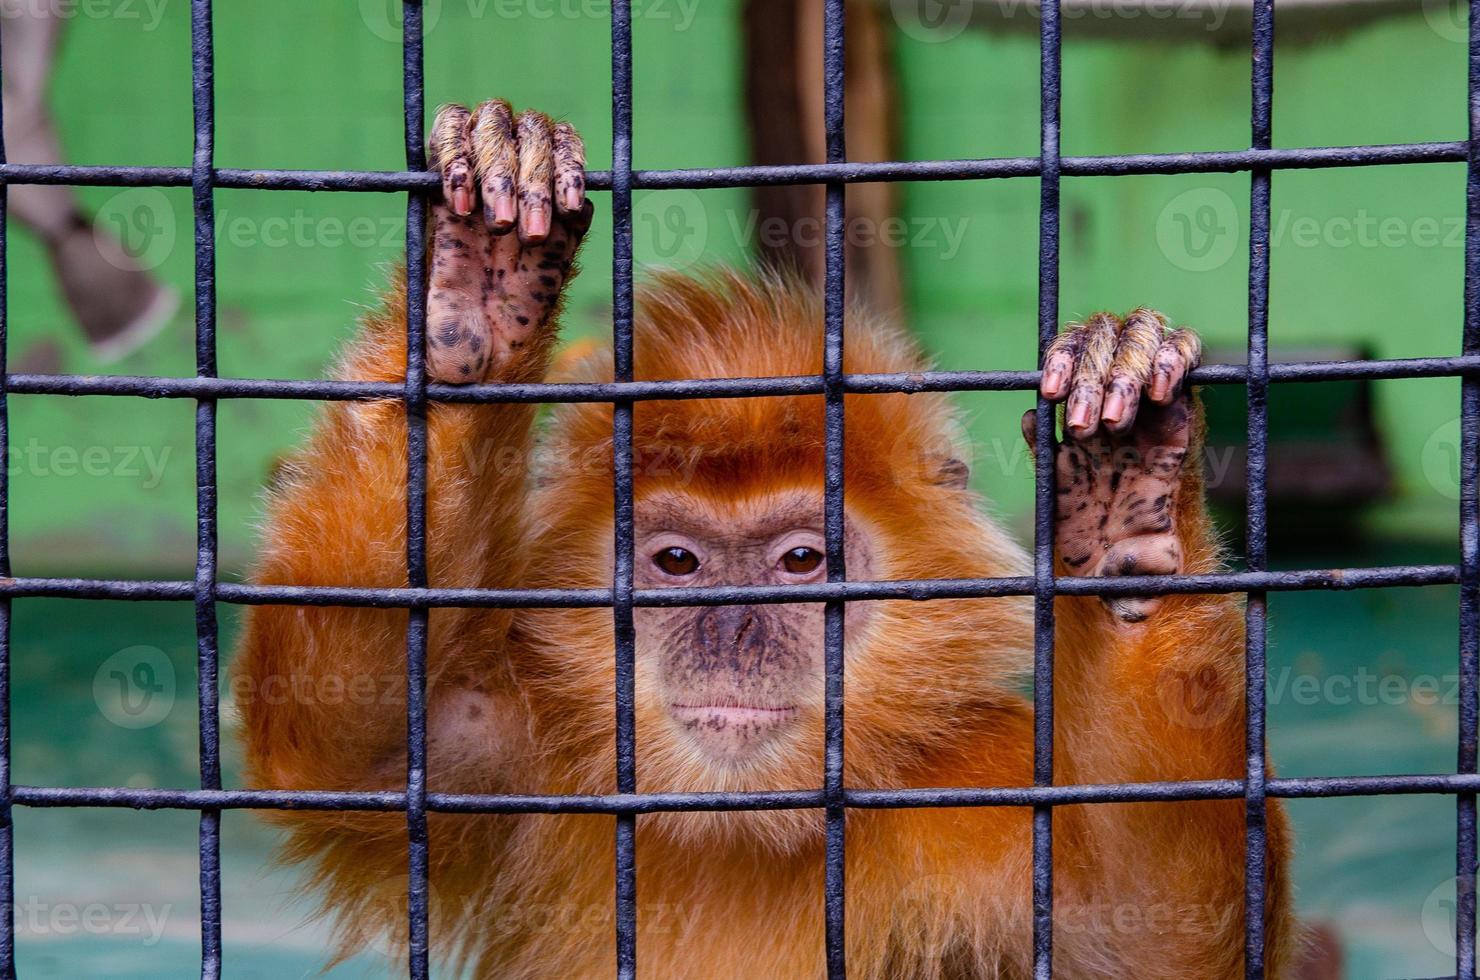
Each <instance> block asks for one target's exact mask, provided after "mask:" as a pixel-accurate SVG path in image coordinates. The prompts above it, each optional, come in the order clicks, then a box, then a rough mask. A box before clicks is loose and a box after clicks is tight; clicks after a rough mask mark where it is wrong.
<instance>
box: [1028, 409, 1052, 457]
mask: <svg viewBox="0 0 1480 980" xmlns="http://www.w3.org/2000/svg"><path fill="white" fill-rule="evenodd" d="M1022 427H1023V441H1025V442H1026V443H1027V444H1028V451H1029V452H1030V453H1032V454H1033V455H1034V457H1037V455H1038V410H1037V409H1036V408H1030V409H1028V410H1027V411H1026V412H1024V413H1023V420H1022ZM1048 444H1049V446H1050V447H1051V448H1052V449H1057V448H1058V447H1059V441H1058V439H1056V438H1054V436H1053V434H1052V433H1050V434H1049V437H1048Z"/></svg>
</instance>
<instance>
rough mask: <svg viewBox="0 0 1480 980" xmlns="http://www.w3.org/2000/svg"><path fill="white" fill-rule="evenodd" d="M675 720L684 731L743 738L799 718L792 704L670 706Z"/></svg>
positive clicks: (669, 708)
mask: <svg viewBox="0 0 1480 980" xmlns="http://www.w3.org/2000/svg"><path fill="white" fill-rule="evenodd" d="M668 710H669V711H670V712H671V713H672V715H673V717H674V720H676V721H677V722H678V723H679V724H681V725H683V726H684V727H685V728H688V729H691V730H697V731H702V732H714V733H720V732H726V733H730V734H735V735H738V736H741V737H744V736H745V735H748V734H761V733H762V732H765V731H767V730H770V729H773V728H776V727H778V726H780V725H782V724H785V723H786V722H788V721H790V720H791V719H792V718H794V717H796V713H797V709H796V708H795V707H793V706H791V705H760V704H734V703H721V702H718V701H716V702H711V703H701V704H680V703H677V702H675V703H672V704H670V705H668Z"/></svg>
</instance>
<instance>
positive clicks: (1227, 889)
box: [1024, 310, 1293, 976]
mask: <svg viewBox="0 0 1480 980" xmlns="http://www.w3.org/2000/svg"><path fill="white" fill-rule="evenodd" d="M1200 348H1201V345H1200V343H1199V342H1198V340H1197V338H1196V336H1195V335H1194V334H1192V333H1191V332H1190V331H1187V330H1177V331H1172V332H1171V333H1167V332H1166V328H1165V320H1164V318H1163V317H1162V316H1161V314H1159V313H1154V312H1151V311H1148V310H1137V311H1135V312H1133V313H1131V314H1130V315H1128V316H1127V317H1126V318H1125V319H1124V321H1122V320H1121V319H1120V318H1118V317H1114V316H1110V315H1107V314H1097V315H1096V316H1094V317H1091V318H1090V319H1089V320H1088V321H1087V322H1086V323H1085V324H1083V325H1078V326H1075V327H1072V328H1070V329H1069V330H1068V331H1067V332H1065V333H1064V334H1061V335H1060V337H1059V338H1058V339H1057V340H1056V341H1055V343H1054V345H1053V346H1052V347H1051V348H1050V350H1049V352H1048V355H1047V357H1046V358H1045V361H1044V376H1043V383H1042V391H1043V394H1044V396H1045V397H1047V398H1049V399H1051V400H1054V401H1058V400H1061V399H1065V398H1067V401H1068V404H1067V406H1066V409H1065V413H1064V415H1065V423H1066V424H1065V427H1064V428H1065V437H1064V441H1063V443H1062V444H1060V445H1058V446H1056V448H1055V476H1056V479H1057V488H1056V497H1055V531H1056V535H1055V572H1056V574H1058V575H1061V576H1073V575H1086V576H1104V577H1111V576H1122V575H1166V574H1183V573H1185V574H1197V573H1207V572H1216V571H1218V570H1219V568H1220V558H1219V553H1218V547H1217V542H1216V540H1215V536H1214V532H1213V529H1212V526H1211V524H1210V522H1209V519H1208V515H1207V510H1206V501H1205V496H1206V494H1205V487H1204V483H1203V472H1202V458H1201V457H1202V449H1203V432H1202V427H1203V426H1202V412H1201V406H1200V404H1199V402H1198V401H1197V399H1196V398H1195V397H1194V396H1193V395H1192V394H1191V392H1190V391H1188V390H1186V386H1185V385H1184V383H1183V382H1184V380H1185V378H1186V375H1187V373H1188V372H1189V371H1190V370H1191V369H1192V368H1193V367H1195V366H1196V364H1197V361H1198V357H1199V354H1200ZM1031 421H1032V413H1029V415H1028V416H1025V417H1024V428H1025V434H1030V433H1029V432H1028V428H1029V425H1030V423H1031ZM1054 613H1055V621H1056V631H1055V651H1056V652H1055V663H1054V689H1055V706H1056V710H1055V718H1054V730H1055V760H1054V761H1055V770H1056V772H1055V778H1056V781H1057V782H1061V783H1110V782H1143V781H1144V782H1150V781H1162V780H1189V779H1213V778H1235V779H1241V778H1243V776H1244V768H1245V761H1246V760H1245V746H1244V622H1243V604H1242V602H1241V601H1240V599H1239V598H1238V597H1236V596H1233V595H1170V596H1164V597H1156V598H1145V597H1116V598H1107V599H1104V600H1102V599H1100V598H1097V597H1093V596H1062V597H1059V598H1058V599H1057V600H1056V602H1055V606H1054ZM1063 816H1064V818H1065V820H1064V825H1063V826H1064V830H1065V837H1064V841H1063V842H1062V843H1063V848H1062V849H1063V850H1064V853H1063V854H1062V855H1061V858H1062V860H1061V862H1060V864H1061V866H1063V867H1065V868H1067V869H1068V873H1067V874H1066V875H1065V876H1064V881H1063V886H1064V889H1065V890H1066V891H1068V892H1071V893H1077V894H1078V895H1080V896H1083V895H1086V894H1102V895H1103V894H1105V893H1109V895H1110V896H1111V897H1112V899H1114V898H1116V897H1119V898H1122V899H1124V900H1126V901H1128V902H1130V903H1133V904H1135V903H1139V904H1141V905H1144V906H1146V907H1152V906H1158V907H1159V906H1160V904H1161V903H1171V905H1170V906H1168V907H1175V908H1179V909H1181V910H1183V912H1185V911H1186V910H1187V909H1195V910H1197V918H1196V921H1195V922H1178V923H1176V925H1178V926H1187V927H1195V928H1196V931H1197V932H1198V933H1199V935H1201V936H1202V937H1203V938H1204V940H1206V942H1205V944H1200V946H1201V948H1200V950H1199V952H1198V954H1197V955H1198V956H1199V957H1201V958H1202V959H1201V960H1200V962H1198V963H1197V965H1196V969H1195V971H1194V972H1196V973H1197V974H1198V975H1205V976H1224V975H1236V974H1238V973H1240V972H1241V966H1240V964H1241V962H1242V929H1241V916H1242V908H1243V901H1242V890H1243V858H1244V846H1243V844H1244V833H1243V824H1244V813H1243V804H1242V803H1241V801H1237V800H1233V801H1203V802H1187V803H1171V804H1126V805H1115V806H1106V807H1087V808H1080V807H1073V808H1069V809H1068V810H1067V811H1065V812H1064V813H1063ZM1267 820H1268V854H1269V870H1268V911H1267V923H1266V924H1267V930H1268V939H1269V949H1270V955H1269V962H1270V964H1271V965H1272V966H1274V967H1278V965H1279V964H1281V963H1283V962H1284V961H1285V958H1286V957H1287V956H1288V954H1289V950H1290V941H1291V935H1292V931H1293V930H1291V929H1290V928H1289V923H1288V918H1289V912H1288V901H1289V900H1288V886H1287V884H1286V882H1285V876H1284V859H1285V856H1286V854H1287V851H1288V842H1287V837H1288V831H1287V827H1286V823H1285V819H1284V813H1283V810H1282V809H1281V808H1280V807H1279V806H1278V805H1277V804H1271V805H1270V806H1269V808H1268V810H1267ZM1076 841H1077V843H1076ZM1076 849H1077V855H1076V854H1074V853H1070V851H1074V850H1076ZM1086 854H1094V855H1098V856H1097V857H1096V858H1094V859H1092V860H1080V858H1081V857H1083V855H1086ZM1130 856H1135V857H1130ZM1184 918H1185V916H1184ZM1180 975H1187V974H1185V973H1183V974H1180ZM1271 975H1275V976H1278V975H1280V974H1279V973H1278V972H1277V971H1276V972H1274V973H1272V974H1271Z"/></svg>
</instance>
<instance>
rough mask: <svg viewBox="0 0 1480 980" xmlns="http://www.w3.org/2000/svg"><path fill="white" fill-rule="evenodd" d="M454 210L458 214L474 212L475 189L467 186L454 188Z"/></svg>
mask: <svg viewBox="0 0 1480 980" xmlns="http://www.w3.org/2000/svg"><path fill="white" fill-rule="evenodd" d="M452 210H453V211H454V212H455V213H457V214H472V213H473V191H472V190H471V189H470V188H467V187H455V188H453V190H452Z"/></svg>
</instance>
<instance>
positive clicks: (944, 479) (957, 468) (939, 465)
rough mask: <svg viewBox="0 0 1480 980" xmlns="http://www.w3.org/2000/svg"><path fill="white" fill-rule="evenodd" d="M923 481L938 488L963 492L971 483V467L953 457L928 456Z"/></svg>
mask: <svg viewBox="0 0 1480 980" xmlns="http://www.w3.org/2000/svg"><path fill="white" fill-rule="evenodd" d="M924 462H925V479H926V480H927V481H928V482H930V483H932V484H934V485H935V486H938V487H946V488H948V489H951V490H965V489H966V486H967V484H969V483H970V482H971V467H969V466H967V465H966V464H965V463H964V462H962V461H961V460H959V459H957V458H956V457H954V456H928V457H926V459H925V461H924Z"/></svg>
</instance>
